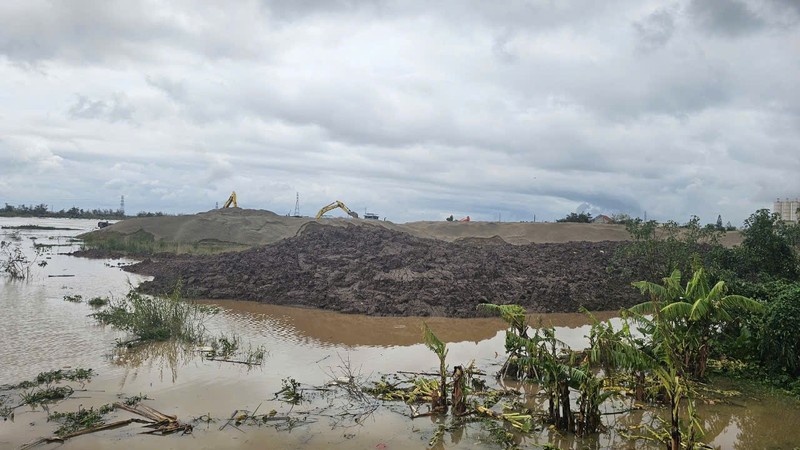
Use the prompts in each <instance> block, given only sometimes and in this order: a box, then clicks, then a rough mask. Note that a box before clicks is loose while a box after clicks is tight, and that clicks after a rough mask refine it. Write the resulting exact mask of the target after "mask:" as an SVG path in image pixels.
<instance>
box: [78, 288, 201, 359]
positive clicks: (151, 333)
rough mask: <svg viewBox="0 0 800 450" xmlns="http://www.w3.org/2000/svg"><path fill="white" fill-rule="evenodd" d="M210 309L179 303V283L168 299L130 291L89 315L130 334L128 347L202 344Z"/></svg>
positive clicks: (188, 302) (180, 301)
mask: <svg viewBox="0 0 800 450" xmlns="http://www.w3.org/2000/svg"><path fill="white" fill-rule="evenodd" d="M213 312H214V310H213V308H209V307H207V306H204V305H200V304H198V303H195V302H191V301H185V300H181V296H180V284H179V285H178V286H176V288H175V290H174V291H173V293H172V294H171V295H169V296H160V297H151V296H146V295H142V294H140V293H138V292H136V291H134V290H131V291H129V292H128V294H127V295H126V296H125V298H123V299H120V300H119V301H114V302H111V303H110V305H109V306H108V308H106V309H105V310H103V311H100V312H97V313H95V314H93V316H94V318H95V319H97V320H98V321H99V322H100V323H102V324H106V325H111V326H113V327H115V328H119V329H121V330H125V331H128V332H130V333H131V334H133V335H134V336H135V338H134V339H133V340H132V341H128V342H126V343H125V344H127V345H130V344H134V343H139V342H147V341H168V340H176V341H181V342H187V343H199V342H202V341H203V336H204V334H205V326H204V322H205V320H206V318H207V317H208V316H209V315H210V314H212V313H213Z"/></svg>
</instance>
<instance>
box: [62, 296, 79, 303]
mask: <svg viewBox="0 0 800 450" xmlns="http://www.w3.org/2000/svg"><path fill="white" fill-rule="evenodd" d="M64 301H65V302H72V303H81V302H83V296H82V295H80V294H75V295H65V296H64Z"/></svg>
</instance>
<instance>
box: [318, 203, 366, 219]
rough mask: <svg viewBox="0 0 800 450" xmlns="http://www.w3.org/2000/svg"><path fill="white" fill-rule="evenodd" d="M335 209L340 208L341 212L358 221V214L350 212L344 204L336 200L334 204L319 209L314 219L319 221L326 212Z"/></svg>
mask: <svg viewBox="0 0 800 450" xmlns="http://www.w3.org/2000/svg"><path fill="white" fill-rule="evenodd" d="M336 208H341V209H342V211H344V212H346V213H347V215H348V216H350V217H352V218H354V219H358V213H357V212H355V211H351V210H350V208H348V207H347V206H345V204H344V203H342V202H340V201H339V200H336V201H335V202H333V203H331V204H330V205H326V206H323V207H322V209H320V210H319V212H318V213H317V217H316V218H317V219H319V218H320V217H322V215H323V214H325V213H326V212H328V211H330V210H332V209H336Z"/></svg>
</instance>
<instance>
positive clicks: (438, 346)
mask: <svg viewBox="0 0 800 450" xmlns="http://www.w3.org/2000/svg"><path fill="white" fill-rule="evenodd" d="M422 339H423V341H424V342H425V346H427V347H428V349H430V351H432V352H433V353H435V354H436V356H437V357H438V358H439V395H438V396H436V397H432V403H433V409H434V411H436V412H441V413H446V412H447V364H446V362H445V359H446V358H447V345H446V344H445V343H444V342H442V341H441V340H440V339H439V338H438V337H436V335H435V334H433V331H432V330H431V329H430V327H429V326H428V324H427V323H423V324H422Z"/></svg>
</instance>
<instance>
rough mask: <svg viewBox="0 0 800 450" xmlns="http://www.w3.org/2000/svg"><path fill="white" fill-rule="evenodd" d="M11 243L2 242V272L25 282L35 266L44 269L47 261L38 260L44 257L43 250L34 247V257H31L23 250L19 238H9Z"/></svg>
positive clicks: (0, 245) (0, 264) (0, 253)
mask: <svg viewBox="0 0 800 450" xmlns="http://www.w3.org/2000/svg"><path fill="white" fill-rule="evenodd" d="M9 238H10V239H11V240H10V241H5V240H2V241H0V272H2V273H4V274H5V275H7V276H8V277H9V278H11V279H12V280H24V279H26V278H28V277H29V276H30V275H31V269H32V268H33V266H34V265H38V266H39V267H44V266H46V265H47V261H44V260H42V261H39V262H38V263H37V260H38V259H39V257H40V256H41V255H42V251H43V250H42V249H41V248H39V247H36V246H35V245H34V252H33V256H32V257H29V256H28V255H26V254H25V252H24V251H23V250H22V245H21V244H20V243H19V240H20V239H19V237H18V236H15V235H13V234H12V235H11V236H9Z"/></svg>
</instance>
